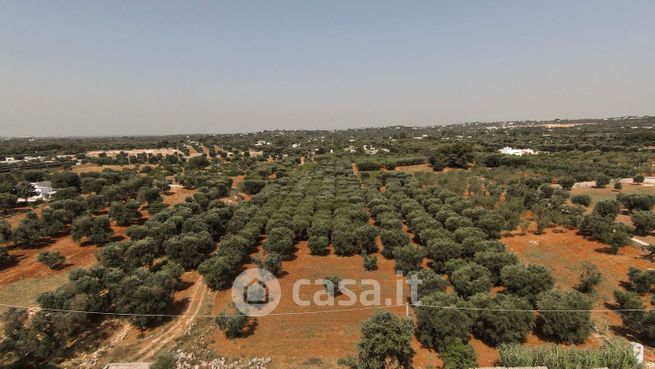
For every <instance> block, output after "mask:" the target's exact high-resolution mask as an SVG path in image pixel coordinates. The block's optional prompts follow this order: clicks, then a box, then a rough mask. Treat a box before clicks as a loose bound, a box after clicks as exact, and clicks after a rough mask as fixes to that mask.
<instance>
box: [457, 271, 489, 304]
mask: <svg viewBox="0 0 655 369" xmlns="http://www.w3.org/2000/svg"><path fill="white" fill-rule="evenodd" d="M450 283H452V285H453V287H455V292H457V294H458V295H460V296H462V297H464V298H468V297H470V296H473V295H475V294H476V293H480V292H488V291H489V290H490V289H491V287H493V284H492V283H491V273H489V270H487V268H485V267H483V266H482V265H479V264H475V263H471V264H469V265H466V266H464V267H462V268H459V269H457V270H455V271H454V272H453V273H452V275H451V276H450Z"/></svg>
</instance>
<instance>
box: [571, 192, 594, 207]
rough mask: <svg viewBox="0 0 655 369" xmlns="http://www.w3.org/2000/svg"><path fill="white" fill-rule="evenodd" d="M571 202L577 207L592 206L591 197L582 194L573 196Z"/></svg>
mask: <svg viewBox="0 0 655 369" xmlns="http://www.w3.org/2000/svg"><path fill="white" fill-rule="evenodd" d="M571 202H572V203H574V204H576V205H582V206H589V205H591V196H589V195H585V194H580V195H573V196H571Z"/></svg>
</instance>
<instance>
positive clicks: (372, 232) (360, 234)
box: [355, 224, 378, 253]
mask: <svg viewBox="0 0 655 369" xmlns="http://www.w3.org/2000/svg"><path fill="white" fill-rule="evenodd" d="M377 235H378V230H377V228H375V227H373V226H371V225H369V224H364V225H363V226H361V227H358V228H357V230H356V231H355V241H356V242H357V247H358V249H360V250H362V251H363V252H365V253H374V252H377V251H378V245H377V243H376V241H375V238H376V237H377Z"/></svg>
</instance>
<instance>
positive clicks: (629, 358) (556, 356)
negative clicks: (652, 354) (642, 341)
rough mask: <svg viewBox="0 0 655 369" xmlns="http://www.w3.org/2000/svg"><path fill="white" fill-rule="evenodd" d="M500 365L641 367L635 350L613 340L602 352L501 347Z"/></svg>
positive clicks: (583, 368)
mask: <svg viewBox="0 0 655 369" xmlns="http://www.w3.org/2000/svg"><path fill="white" fill-rule="evenodd" d="M500 365H502V366H506V367H533V366H544V367H547V368H549V369H569V368H580V369H593V368H611V369H634V368H637V367H639V364H638V363H637V358H636V357H635V354H634V352H633V351H632V346H631V345H630V344H629V343H628V342H627V341H625V340H622V339H618V338H613V339H610V340H609V341H607V342H605V343H603V344H602V345H601V346H600V347H599V348H584V349H580V348H576V347H570V348H564V347H562V346H559V345H541V346H520V345H503V346H501V347H500Z"/></svg>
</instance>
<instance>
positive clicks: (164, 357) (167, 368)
mask: <svg viewBox="0 0 655 369" xmlns="http://www.w3.org/2000/svg"><path fill="white" fill-rule="evenodd" d="M176 365H177V364H176V359H175V354H174V353H172V352H168V351H162V352H160V353H158V354H157V356H155V361H154V362H153V363H152V364H151V365H150V369H175V368H176Z"/></svg>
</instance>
